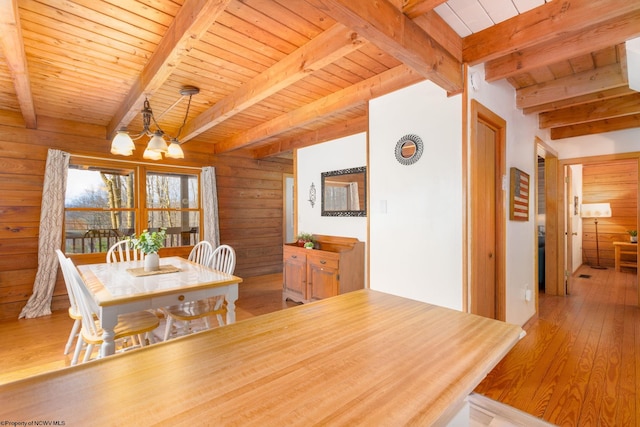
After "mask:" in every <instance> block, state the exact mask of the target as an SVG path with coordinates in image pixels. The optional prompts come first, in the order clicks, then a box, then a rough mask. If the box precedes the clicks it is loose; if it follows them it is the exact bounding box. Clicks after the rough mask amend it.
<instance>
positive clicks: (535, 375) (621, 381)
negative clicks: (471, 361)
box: [476, 266, 640, 426]
mask: <svg viewBox="0 0 640 427" xmlns="http://www.w3.org/2000/svg"><path fill="white" fill-rule="evenodd" d="M629 271H633V270H629ZM580 275H588V276H590V277H583V278H581V277H579V276H580ZM574 276H575V279H574V284H573V288H572V289H571V290H570V295H568V296H566V297H558V296H546V295H541V298H540V304H539V317H538V319H537V320H535V321H533V322H530V324H529V325H527V327H526V328H525V330H526V331H527V335H526V337H524V338H523V339H522V340H521V341H520V342H519V343H518V344H517V345H516V346H515V347H514V348H513V349H512V351H511V352H510V353H509V354H508V355H507V356H506V357H505V358H504V359H503V360H502V362H500V364H499V365H498V366H497V367H496V368H495V369H494V370H493V371H492V372H491V373H490V374H489V375H488V376H487V378H486V379H485V380H484V381H483V382H482V383H481V384H480V385H479V386H478V387H477V388H476V392H477V393H480V394H483V395H485V396H487V397H490V398H492V399H495V400H498V401H500V402H503V403H505V404H507V405H510V406H513V407H515V408H518V409H521V410H523V411H525V412H528V413H530V414H532V415H535V416H537V417H540V418H543V419H545V420H547V421H549V422H551V423H553V424H556V425H560V426H599V425H607V426H638V425H640V391H639V390H640V308H638V305H637V304H638V294H637V292H638V290H637V289H638V288H637V286H638V285H637V276H636V274H635V271H633V272H620V273H618V272H615V270H614V269H612V268H609V269H607V270H595V269H591V268H589V267H586V266H582V267H580V269H578V271H577V272H576V274H575V275H574Z"/></svg>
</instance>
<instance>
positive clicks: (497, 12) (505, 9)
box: [480, 0, 518, 24]
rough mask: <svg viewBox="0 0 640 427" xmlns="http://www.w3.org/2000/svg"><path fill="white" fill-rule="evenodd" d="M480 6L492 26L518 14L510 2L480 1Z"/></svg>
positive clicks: (500, 0)
mask: <svg viewBox="0 0 640 427" xmlns="http://www.w3.org/2000/svg"><path fill="white" fill-rule="evenodd" d="M480 4H481V5H482V7H483V8H484V10H485V11H486V12H487V13H488V14H489V17H490V18H491V21H493V23H494V24H497V23H499V22H502V21H506V20H507V19H509V18H511V17H513V16H515V15H517V14H518V9H516V7H515V6H514V4H513V2H512V1H511V0H480Z"/></svg>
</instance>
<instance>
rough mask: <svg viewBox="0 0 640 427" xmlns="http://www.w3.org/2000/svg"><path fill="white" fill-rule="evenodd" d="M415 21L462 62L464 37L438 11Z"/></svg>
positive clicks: (428, 13) (419, 17) (426, 14)
mask: <svg viewBox="0 0 640 427" xmlns="http://www.w3.org/2000/svg"><path fill="white" fill-rule="evenodd" d="M413 22H415V23H416V24H418V25H419V26H420V28H422V29H423V30H425V31H426V32H427V34H429V35H430V36H431V37H433V39H434V40H435V41H436V42H438V44H440V46H442V47H443V48H445V49H446V50H447V52H449V53H450V54H451V55H453V57H454V58H456V59H457V60H458V61H460V62H462V37H460V36H459V35H458V33H456V32H455V31H454V30H453V28H451V27H450V26H449V24H447V23H446V22H445V20H444V19H442V18H441V17H440V15H438V14H437V13H436V12H434V11H429V12H427V13H425V14H423V15H420V16H418V17H416V18H414V20H413Z"/></svg>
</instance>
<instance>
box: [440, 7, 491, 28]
mask: <svg viewBox="0 0 640 427" xmlns="http://www.w3.org/2000/svg"><path fill="white" fill-rule="evenodd" d="M447 5H448V6H449V7H450V8H451V9H452V10H453V12H454V13H455V14H456V15H457V16H459V17H460V19H461V20H462V21H463V22H464V23H465V24H466V26H467V27H468V28H469V29H470V30H471V31H472V32H474V33H475V32H478V31H482V30H484V29H485V28H488V27H490V26H492V25H493V21H492V20H491V18H490V17H489V15H488V14H487V12H486V11H485V10H484V8H483V7H482V5H481V4H480V2H479V1H477V0H474V1H469V0H449V1H448V2H447Z"/></svg>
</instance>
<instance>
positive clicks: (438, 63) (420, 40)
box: [307, 0, 463, 93]
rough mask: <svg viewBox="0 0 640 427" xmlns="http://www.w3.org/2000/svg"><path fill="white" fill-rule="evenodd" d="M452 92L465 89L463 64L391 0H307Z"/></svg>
mask: <svg viewBox="0 0 640 427" xmlns="http://www.w3.org/2000/svg"><path fill="white" fill-rule="evenodd" d="M307 1H308V2H309V3H311V4H313V5H314V6H315V7H317V8H318V9H320V10H321V11H323V12H324V13H326V14H327V15H329V16H331V17H332V18H333V19H335V20H336V21H338V22H341V23H342V24H343V25H345V26H346V27H349V28H352V29H354V30H355V31H357V32H358V34H360V35H362V36H363V37H365V38H366V39H368V40H369V41H370V42H371V43H373V44H375V45H376V46H378V47H380V48H381V49H383V50H384V51H386V52H387V53H389V54H390V55H393V56H394V57H395V58H396V59H398V60H399V61H402V62H403V63H404V64H406V65H408V66H410V67H411V68H413V69H414V70H416V71H417V72H419V73H421V74H422V75H423V76H424V77H425V78H426V79H429V80H431V81H433V82H434V83H436V84H437V85H438V86H440V87H441V88H443V89H444V90H446V91H447V92H449V93H459V92H461V91H462V88H463V86H462V64H461V62H460V61H458V60H456V59H455V58H454V57H453V56H452V55H451V54H450V53H449V52H447V51H446V49H444V48H443V47H442V46H440V45H439V44H438V43H437V42H436V41H435V39H434V38H432V37H431V36H429V34H427V33H426V32H425V31H424V30H423V29H422V28H421V27H420V26H419V25H417V24H416V23H414V22H413V21H412V20H411V19H410V18H408V17H407V16H405V15H404V14H403V13H402V11H401V10H399V9H398V8H396V7H395V6H394V5H393V4H391V3H390V2H389V1H387V0H377V1H353V0H307Z"/></svg>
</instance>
